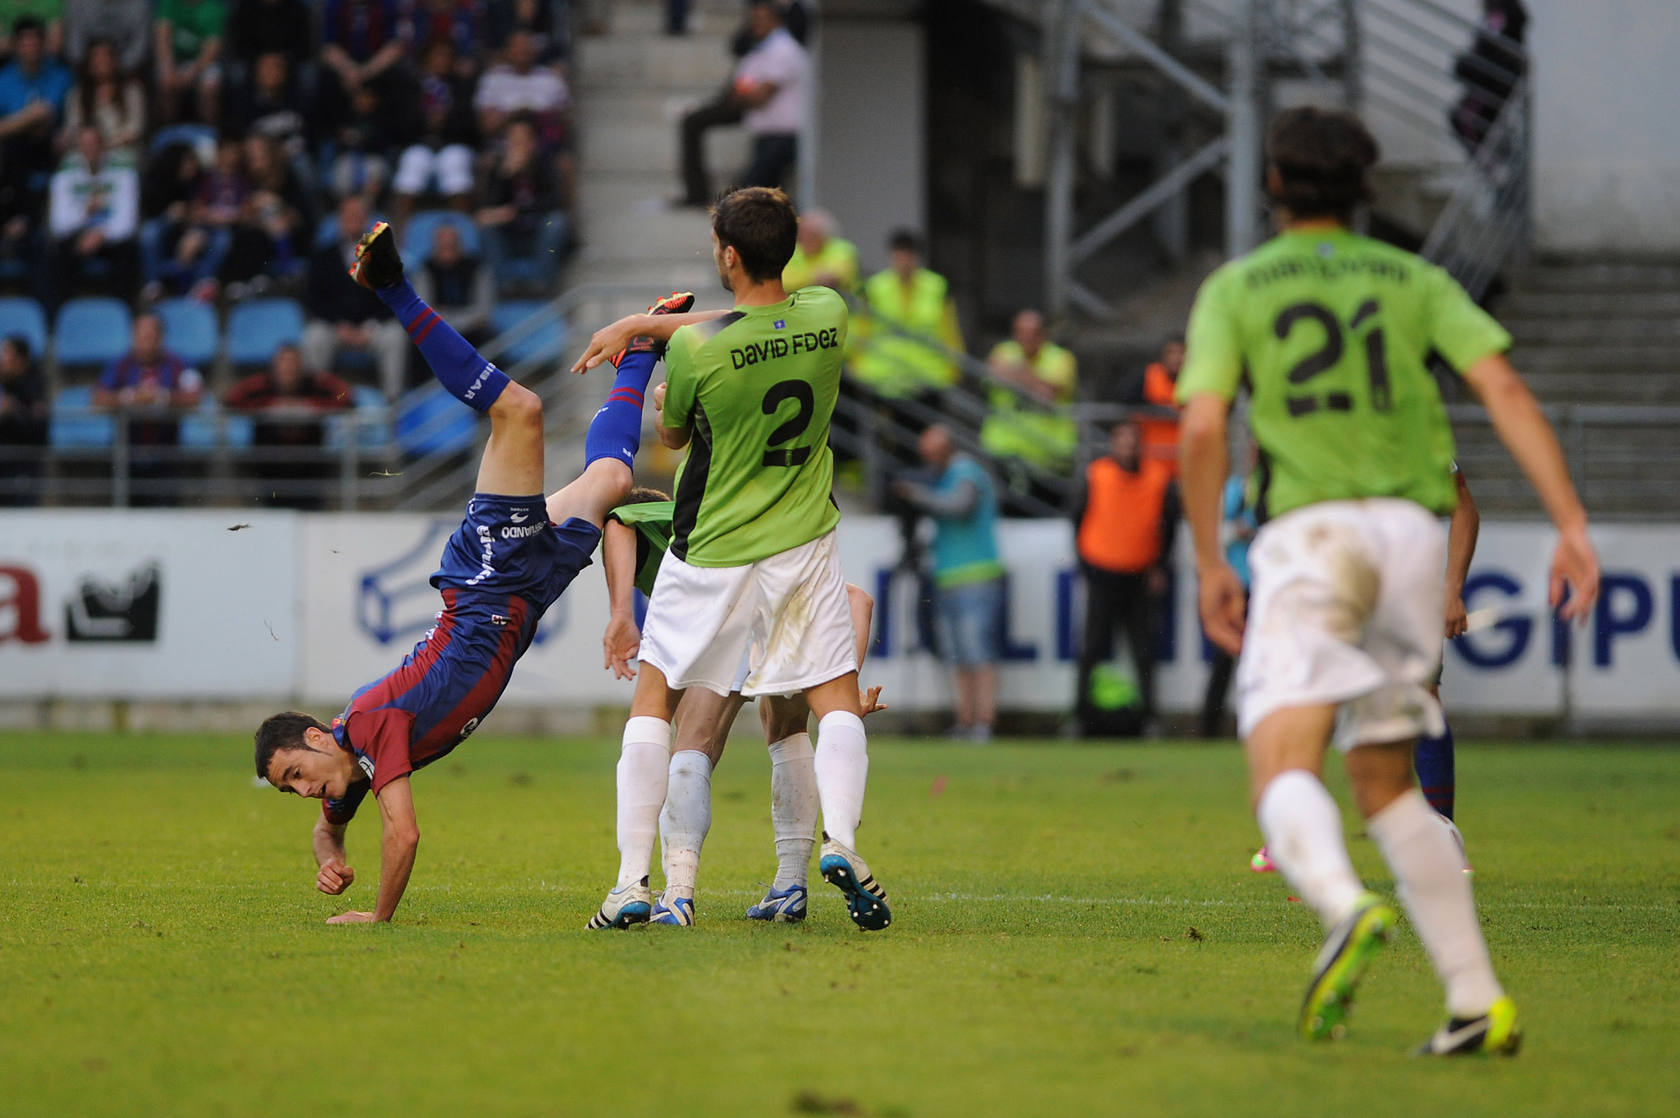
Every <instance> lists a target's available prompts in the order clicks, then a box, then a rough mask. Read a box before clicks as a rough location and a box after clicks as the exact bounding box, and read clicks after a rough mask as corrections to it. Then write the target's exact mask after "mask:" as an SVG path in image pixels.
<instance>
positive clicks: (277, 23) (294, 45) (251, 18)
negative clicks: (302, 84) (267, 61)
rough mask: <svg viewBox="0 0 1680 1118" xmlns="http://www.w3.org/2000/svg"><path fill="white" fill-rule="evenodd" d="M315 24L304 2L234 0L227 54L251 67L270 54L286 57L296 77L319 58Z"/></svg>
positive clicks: (292, 0) (229, 24)
mask: <svg viewBox="0 0 1680 1118" xmlns="http://www.w3.org/2000/svg"><path fill="white" fill-rule="evenodd" d="M314 27H315V21H314V19H313V17H312V13H311V11H310V5H308V4H306V3H304V0H234V5H233V14H232V15H230V16H229V17H228V24H227V51H228V54H229V55H231V56H232V57H233V58H234V59H235V60H237V61H239V62H241V63H245V64H250V63H252V62H255V61H256V60H257V59H258V58H260V57H261V56H262V55H264V54H268V53H270V52H273V53H277V54H280V55H283V56H284V57H285V59H286V65H287V69H288V70H289V71H290V72H291V73H293V74H296V73H298V72H299V71H300V69H301V68H302V67H303V66H304V65H305V64H306V63H308V62H310V61H312V60H313V59H314V57H315V32H314Z"/></svg>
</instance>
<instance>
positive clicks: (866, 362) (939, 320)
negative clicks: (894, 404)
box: [852, 229, 962, 400]
mask: <svg viewBox="0 0 1680 1118" xmlns="http://www.w3.org/2000/svg"><path fill="white" fill-rule="evenodd" d="M887 249H888V252H889V258H890V260H891V264H890V265H889V266H888V267H887V268H886V269H885V270H884V271H880V272H877V273H875V274H874V275H872V276H870V277H869V279H868V281H867V282H866V283H865V284H864V285H863V301H864V303H865V305H866V306H867V308H868V312H869V313H868V315H867V317H863V318H862V320H861V321H859V322H855V323H854V324H853V329H852V338H853V340H854V341H855V343H856V346H855V350H854V356H853V358H852V376H853V377H855V378H856V379H857V380H859V381H861V382H862V383H863V384H865V385H867V386H868V387H869V388H870V389H872V390H873V391H874V392H875V393H876V394H877V395H879V396H881V397H882V398H884V399H887V400H898V399H903V398H905V397H910V396H918V395H922V394H924V393H929V392H936V391H938V390H940V389H943V388H949V387H951V386H952V385H953V384H955V383H957V375H958V374H957V366H956V364H955V363H954V362H953V361H952V360H951V359H950V358H949V357H947V356H946V355H945V353H944V352H942V350H953V351H957V352H961V350H962V332H961V330H960V329H959V328H958V326H957V309H956V305H955V304H954V303H952V302H951V293H950V285H949V284H948V283H947V282H946V280H945V277H944V276H942V275H940V274H939V273H938V272H933V271H929V270H928V269H927V268H924V267H922V239H921V237H920V236H918V235H917V234H916V233H914V232H912V231H911V230H908V229H900V230H899V231H897V232H896V233H894V234H893V235H892V238H891V239H890V240H889V241H888V242H887ZM905 334H909V335H912V336H910V337H906V336H905Z"/></svg>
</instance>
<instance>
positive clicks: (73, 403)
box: [47, 385, 117, 450]
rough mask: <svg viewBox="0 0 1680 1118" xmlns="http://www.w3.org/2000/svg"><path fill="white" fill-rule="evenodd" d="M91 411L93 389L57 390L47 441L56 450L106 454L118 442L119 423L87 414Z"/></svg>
mask: <svg viewBox="0 0 1680 1118" xmlns="http://www.w3.org/2000/svg"><path fill="white" fill-rule="evenodd" d="M91 407H93V389H92V388H91V387H89V386H87V385H80V386H78V387H75V388H61V389H59V390H58V395H57V396H54V397H53V402H52V412H51V414H50V415H48V417H47V440H48V441H49V442H50V443H52V445H53V448H54V449H56V450H88V449H93V450H103V449H105V448H106V447H109V446H110V445H111V444H112V443H113V442H114V441H115V440H116V436H117V424H116V420H114V419H112V418H111V417H110V416H108V415H88V414H86V413H87V411H88V409H89V408H91Z"/></svg>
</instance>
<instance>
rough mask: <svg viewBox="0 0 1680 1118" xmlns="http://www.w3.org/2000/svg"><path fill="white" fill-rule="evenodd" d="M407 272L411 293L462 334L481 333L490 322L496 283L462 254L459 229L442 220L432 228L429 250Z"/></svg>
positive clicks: (470, 336) (468, 336)
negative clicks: (412, 291)
mask: <svg viewBox="0 0 1680 1118" xmlns="http://www.w3.org/2000/svg"><path fill="white" fill-rule="evenodd" d="M410 274H411V276H412V278H413V282H414V290H415V293H416V294H418V295H419V296H420V298H421V299H422V300H423V301H424V302H425V303H427V304H428V305H430V306H432V307H435V308H437V312H438V314H439V316H441V317H442V318H443V319H444V321H446V322H448V323H449V324H450V325H451V326H453V327H455V329H456V331H457V332H458V333H460V335H461V336H462V337H464V338H466V339H467V340H468V341H472V340H473V338H474V337H475V336H477V337H483V336H484V333H485V328H486V327H488V326H489V325H490V310H491V306H492V304H494V302H495V299H496V285H495V283H494V281H493V280H492V278H491V276H490V269H489V268H488V267H486V266H485V265H484V264H483V262H481V261H479V260H476V259H474V258H473V257H471V256H468V255H467V254H466V251H465V250H464V248H463V247H462V245H461V231H460V230H459V229H457V228H455V226H453V225H447V224H446V225H439V226H438V227H437V228H436V229H435V230H433V232H432V251H431V254H430V255H429V256H427V257H426V263H425V264H424V265H423V266H421V267H420V268H418V269H411V270H410ZM474 344H475V345H476V344H477V343H476V342H474Z"/></svg>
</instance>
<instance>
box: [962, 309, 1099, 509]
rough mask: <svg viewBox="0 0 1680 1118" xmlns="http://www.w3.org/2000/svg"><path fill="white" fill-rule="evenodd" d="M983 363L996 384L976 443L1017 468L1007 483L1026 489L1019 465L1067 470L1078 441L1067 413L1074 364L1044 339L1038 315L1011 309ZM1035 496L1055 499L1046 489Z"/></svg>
mask: <svg viewBox="0 0 1680 1118" xmlns="http://www.w3.org/2000/svg"><path fill="white" fill-rule="evenodd" d="M986 366H987V368H988V369H989V370H990V371H991V374H992V376H994V377H995V378H997V380H998V381H999V382H1000V383H998V384H995V385H993V386H992V387H991V388H990V390H989V393H988V397H989V402H990V405H991V412H990V414H988V415H987V416H986V420H985V422H984V423H983V424H982V425H981V427H980V445H981V447H982V448H983V449H984V450H985V451H986V453H988V454H991V455H993V456H994V457H996V458H998V459H999V460H1000V461H1001V462H1002V463H1004V465H1005V467H1006V469H1013V470H1016V471H1017V472H1018V473H1019V476H1018V477H1011V479H1010V482H1011V486H1012V487H1017V486H1018V487H1020V488H1022V489H1023V490H1028V489H1031V488H1032V486H1031V482H1030V480H1029V475H1028V473H1027V472H1026V471H1025V470H1022V469H1020V467H1030V468H1032V469H1037V470H1045V471H1058V472H1061V471H1066V470H1068V469H1069V468H1070V467H1071V465H1072V462H1073V455H1074V451H1075V450H1076V449H1077V443H1078V441H1079V429H1078V427H1077V426H1076V425H1075V423H1074V421H1073V417H1072V416H1071V415H1070V414H1068V412H1067V408H1068V407H1069V405H1071V404H1072V403H1073V396H1074V390H1075V388H1076V387H1077V380H1078V375H1079V365H1078V362H1077V361H1075V360H1074V356H1073V354H1071V353H1069V352H1068V351H1067V350H1065V349H1063V348H1062V347H1061V346H1059V345H1057V344H1055V343H1054V342H1052V341H1051V340H1050V338H1049V335H1048V334H1047V333H1046V332H1045V328H1044V316H1043V315H1042V314H1040V313H1039V312H1038V311H1035V310H1024V311H1021V312H1020V313H1018V314H1016V316H1015V320H1014V322H1013V323H1012V324H1011V326H1010V336H1009V339H1008V340H1007V341H1002V342H999V343H998V344H997V345H995V346H993V347H992V352H991V354H990V355H989V356H988V357H987V358H986ZM1037 495H1038V496H1039V498H1040V499H1041V500H1042V499H1045V498H1048V499H1049V501H1050V503H1052V504H1054V503H1056V501H1055V497H1054V496H1053V495H1052V494H1048V493H1045V492H1039V493H1038V494H1037Z"/></svg>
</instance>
